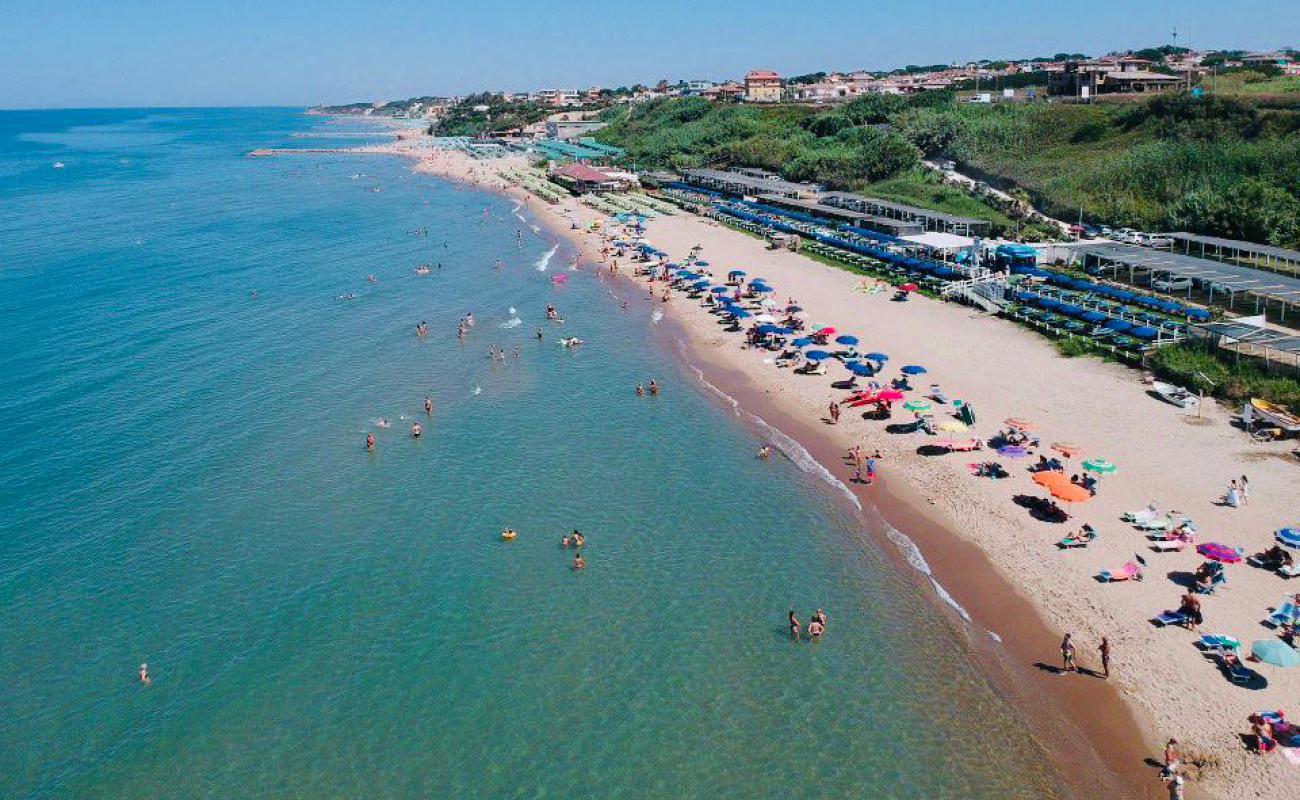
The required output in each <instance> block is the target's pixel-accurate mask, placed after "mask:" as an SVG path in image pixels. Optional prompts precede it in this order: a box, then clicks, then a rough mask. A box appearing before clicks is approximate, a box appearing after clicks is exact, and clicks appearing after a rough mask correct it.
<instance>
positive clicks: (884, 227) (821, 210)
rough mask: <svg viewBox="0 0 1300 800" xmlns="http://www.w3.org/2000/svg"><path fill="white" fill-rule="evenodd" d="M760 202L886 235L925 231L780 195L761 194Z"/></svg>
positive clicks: (914, 225)
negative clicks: (835, 220)
mask: <svg viewBox="0 0 1300 800" xmlns="http://www.w3.org/2000/svg"><path fill="white" fill-rule="evenodd" d="M758 199H759V200H762V201H763V202H764V203H771V204H772V205H776V206H785V207H789V208H797V209H799V210H800V211H810V212H812V213H814V214H822V215H825V216H827V217H833V218H835V219H842V220H845V221H847V222H849V223H850V224H853V225H857V226H858V227H864V226H865V227H868V228H875V229H876V230H881V231H883V232H884V233H888V234H890V235H893V236H902V235H903V234H908V233H919V232H920V231H922V230H924V226H923V225H922V224H921V223H920V222H908V221H907V220H900V219H893V218H891V217H880V216H876V215H874V214H864V213H863V212H861V211H854V210H852V209H848V208H839V207H838V206H828V205H825V204H824V203H819V202H817V201H816V200H803V199H800V198H797V197H784V196H782V195H779V194H760V195H759V196H758Z"/></svg>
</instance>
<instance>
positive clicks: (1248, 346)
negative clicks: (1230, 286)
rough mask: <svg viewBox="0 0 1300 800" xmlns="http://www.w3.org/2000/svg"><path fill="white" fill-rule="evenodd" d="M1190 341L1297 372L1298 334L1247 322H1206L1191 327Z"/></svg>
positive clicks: (1299, 347) (1299, 349)
mask: <svg viewBox="0 0 1300 800" xmlns="http://www.w3.org/2000/svg"><path fill="white" fill-rule="evenodd" d="M1190 333H1191V335H1192V337H1193V338H1196V339H1201V340H1205V341H1210V342H1212V343H1214V344H1216V345H1218V346H1219V347H1222V348H1223V349H1225V350H1230V351H1232V352H1234V353H1236V354H1237V356H1238V357H1240V356H1243V355H1245V356H1254V357H1256V358H1262V359H1264V360H1265V361H1266V362H1268V363H1270V364H1271V363H1273V362H1275V361H1276V362H1278V363H1281V364H1286V365H1288V366H1290V367H1292V368H1294V369H1300V335H1296V334H1294V333H1288V332H1286V331H1280V330H1276V329H1274V328H1265V327H1261V326H1259V325H1252V324H1250V323H1248V322H1241V321H1229V322H1206V323H1203V324H1201V325H1193V326H1192V327H1191V329H1190Z"/></svg>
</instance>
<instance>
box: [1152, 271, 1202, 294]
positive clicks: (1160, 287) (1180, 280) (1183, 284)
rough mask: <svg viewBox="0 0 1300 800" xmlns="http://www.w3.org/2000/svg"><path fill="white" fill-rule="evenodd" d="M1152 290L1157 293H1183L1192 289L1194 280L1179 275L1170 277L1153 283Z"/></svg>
mask: <svg viewBox="0 0 1300 800" xmlns="http://www.w3.org/2000/svg"><path fill="white" fill-rule="evenodd" d="M1151 288H1152V289H1155V290H1156V291H1157V292H1181V291H1184V290H1186V289H1190V288H1192V279H1191V278H1185V277H1181V276H1178V275H1169V276H1166V277H1164V278H1158V279H1157V280H1154V281H1151Z"/></svg>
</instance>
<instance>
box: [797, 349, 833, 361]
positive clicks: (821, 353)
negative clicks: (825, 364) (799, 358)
mask: <svg viewBox="0 0 1300 800" xmlns="http://www.w3.org/2000/svg"><path fill="white" fill-rule="evenodd" d="M803 355H804V358H806V359H808V360H809V361H822V360H824V359H827V358H830V357H831V354H830V353H828V352H826V351H825V350H809V351H808V352H806V353H804V354H803Z"/></svg>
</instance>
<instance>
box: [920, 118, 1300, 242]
mask: <svg viewBox="0 0 1300 800" xmlns="http://www.w3.org/2000/svg"><path fill="white" fill-rule="evenodd" d="M895 121H896V124H897V125H898V126H899V130H900V131H901V133H902V134H903V135H904V136H906V137H907V138H908V139H909V140H911V141H914V142H916V143H918V144H919V145H920V146H921V147H922V149H923V150H924V151H926V152H927V153H930V154H938V153H943V154H946V155H948V156H950V157H952V158H954V159H956V160H958V161H960V162H962V163H963V164H964V165H966V166H967V167H968V168H972V169H973V170H974V171H976V172H978V173H980V174H982V175H984V176H986V177H987V178H988V179H989V180H990V181H992V182H997V183H1003V184H1015V185H1018V186H1020V187H1023V188H1024V189H1026V190H1027V191H1028V192H1029V194H1030V196H1031V198H1032V199H1033V201H1034V203H1035V205H1037V206H1038V207H1039V208H1041V209H1042V210H1044V211H1045V212H1047V213H1049V214H1053V215H1054V216H1058V217H1060V218H1064V219H1074V218H1077V216H1078V215H1079V212H1080V210H1081V209H1082V211H1083V214H1084V216H1085V218H1086V219H1089V220H1092V221H1097V222H1105V223H1109V224H1112V225H1124V226H1130V227H1134V228H1143V229H1147V230H1192V231H1199V232H1203V233H1212V234H1218V235H1223V236H1228V237H1231V238H1239V239H1250V240H1253V241H1260V242H1269V243H1272V244H1276V245H1281V246H1296V245H1300V136H1297V135H1295V132H1296V129H1297V126H1300V115H1297V114H1296V113H1295V112H1289V111H1269V112H1261V111H1260V110H1259V109H1258V108H1256V107H1255V106H1254V105H1250V104H1247V103H1245V102H1242V101H1241V100H1238V99H1234V98H1226V97H1222V96H1218V95H1209V96H1206V97H1201V98H1195V97H1191V96H1189V95H1186V94H1166V95H1160V96H1157V97H1154V98H1152V99H1150V100H1147V101H1145V102H1143V103H1138V104H1095V105H1066V104H1042V103H1034V104H995V105H992V106H977V105H961V104H954V105H949V106H947V107H935V108H929V109H912V110H909V111H907V112H905V113H904V114H901V115H899V116H897V117H895Z"/></svg>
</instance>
